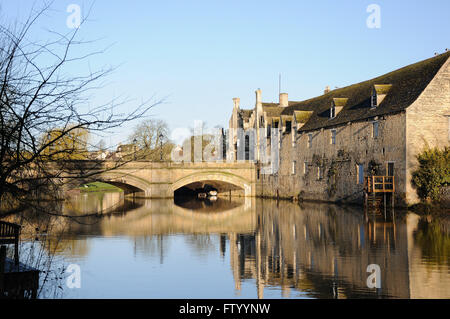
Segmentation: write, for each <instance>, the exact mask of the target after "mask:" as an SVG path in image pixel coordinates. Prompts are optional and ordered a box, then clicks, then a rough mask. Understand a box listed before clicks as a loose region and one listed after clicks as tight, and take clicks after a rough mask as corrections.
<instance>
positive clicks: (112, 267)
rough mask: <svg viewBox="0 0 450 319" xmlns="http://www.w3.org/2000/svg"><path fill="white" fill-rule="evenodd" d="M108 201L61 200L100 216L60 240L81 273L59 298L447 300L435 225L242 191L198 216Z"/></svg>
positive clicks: (148, 203)
mask: <svg viewBox="0 0 450 319" xmlns="http://www.w3.org/2000/svg"><path fill="white" fill-rule="evenodd" d="M108 196H109V197H108ZM114 196H115V195H107V196H106V197H105V196H103V197H102V196H100V197H99V196H98V195H91V194H90V195H89V196H87V198H86V197H84V199H83V198H81V199H77V200H75V202H72V203H71V205H72V206H71V210H70V211H72V212H77V211H78V212H80V213H81V214H83V213H86V212H87V210H88V209H92V208H95V207H101V208H102V211H104V212H106V213H105V217H104V218H100V219H99V218H97V217H96V218H92V219H89V218H87V219H83V221H85V222H87V224H91V225H90V226H86V225H79V224H76V223H72V224H70V228H69V231H68V233H65V235H64V240H63V241H62V242H61V245H60V250H59V251H58V255H59V256H62V257H63V258H64V263H65V264H66V265H67V264H70V263H77V264H79V265H80V266H81V270H82V287H81V289H68V288H65V289H64V297H65V298H257V297H258V296H259V297H264V298H284V297H289V298H311V297H318V298H334V297H338V298H349V297H351V298H377V297H394V298H398V297H400V298H411V297H441V298H442V297H445V298H450V278H449V275H448V272H449V260H448V258H449V251H448V247H449V236H448V233H445V232H440V230H441V228H439V227H438V228H436V227H435V226H436V225H438V226H439V221H435V222H434V223H428V222H426V223H425V224H424V222H423V219H420V218H419V217H418V216H417V215H414V214H409V215H408V216H403V217H399V218H397V219H396V220H395V222H394V223H393V222H392V221H390V220H387V221H384V219H383V218H382V217H381V216H371V215H369V216H365V215H364V214H363V212H362V211H360V210H359V209H358V208H346V209H343V208H339V207H336V206H332V205H325V204H305V205H303V206H299V205H297V204H293V203H290V202H283V201H281V202H279V203H277V202H276V201H272V200H255V199H252V200H250V201H249V200H248V199H243V198H240V199H239V198H233V200H231V201H230V200H229V199H227V198H225V199H220V201H218V202H217V203H215V205H216V206H214V205H212V206H211V211H210V212H208V209H207V207H208V205H209V204H208V205H203V204H202V205H200V206H199V207H200V209H198V207H197V206H198V203H187V204H186V203H185V204H184V205H182V206H177V205H174V204H173V202H172V201H170V200H138V201H136V202H135V203H127V204H125V205H124V202H123V198H119V199H118V198H115V197H114ZM117 200H119V202H121V204H120V205H117ZM98 201H103V202H102V203H101V204H100V203H99V202H98ZM108 205H111V207H113V208H111V207H108ZM205 207H206V208H205ZM74 208H75V209H74ZM67 211H68V210H67ZM447 227H448V225H447ZM442 229H443V228H442ZM371 263H376V264H379V265H380V266H381V269H382V278H383V279H382V288H381V290H379V291H378V292H377V291H375V290H374V289H369V288H367V287H366V279H367V276H368V275H369V274H368V273H367V272H366V267H367V265H368V264H371Z"/></svg>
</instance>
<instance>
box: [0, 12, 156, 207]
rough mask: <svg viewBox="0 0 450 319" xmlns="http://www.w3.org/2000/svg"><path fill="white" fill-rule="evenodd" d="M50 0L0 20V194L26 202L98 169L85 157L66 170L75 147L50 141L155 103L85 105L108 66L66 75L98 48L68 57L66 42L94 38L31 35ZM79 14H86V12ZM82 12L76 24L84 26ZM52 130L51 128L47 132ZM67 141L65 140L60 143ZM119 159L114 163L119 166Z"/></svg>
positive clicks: (107, 124)
mask: <svg viewBox="0 0 450 319" xmlns="http://www.w3.org/2000/svg"><path fill="white" fill-rule="evenodd" d="M49 7H50V4H44V5H43V6H42V7H40V8H33V9H32V11H31V12H30V14H29V16H28V18H27V19H26V20H25V21H23V22H16V23H15V24H14V25H11V26H5V25H3V24H2V25H0V163H1V166H0V200H1V201H2V202H1V204H2V206H5V202H6V200H7V199H8V198H10V199H11V198H12V199H14V200H16V201H17V200H19V201H20V200H27V201H29V199H30V196H33V195H39V194H42V193H45V194H54V193H55V192H56V190H57V188H58V187H60V186H61V184H62V183H65V182H67V181H68V179H71V178H80V177H82V176H80V174H82V175H85V176H88V175H89V174H95V173H98V169H99V168H101V167H102V165H101V163H98V165H97V164H96V163H93V164H92V165H91V166H90V168H89V169H84V170H83V171H82V172H81V173H80V172H78V173H77V174H72V175H71V174H70V172H71V171H73V167H74V165H77V164H76V162H77V161H71V160H69V159H71V158H72V157H71V156H72V155H73V154H74V153H76V152H77V151H78V149H77V147H63V148H61V147H53V146H54V145H60V144H61V143H60V142H61V140H64V139H67V138H73V136H76V134H75V135H74V132H77V131H79V130H80V129H82V130H87V131H88V132H89V134H96V132H97V133H99V134H100V133H101V134H102V135H105V132H111V130H114V129H115V128H118V127H120V126H121V125H122V124H124V123H126V122H129V121H132V120H135V119H138V118H142V117H143V116H144V115H145V113H146V112H147V111H148V110H149V109H150V108H151V107H153V106H155V105H157V104H159V103H161V101H154V100H148V101H145V102H143V103H140V104H138V105H136V106H135V107H134V109H132V110H131V111H129V112H128V113H126V114H124V113H120V112H118V107H120V106H121V105H123V104H125V103H129V102H130V101H129V100H126V99H121V100H118V99H114V100H111V101H109V102H108V103H105V104H102V105H97V106H94V107H92V106H90V107H89V109H88V107H87V105H89V103H88V102H89V101H90V94H91V93H92V92H95V91H94V90H95V89H98V88H99V87H101V86H102V85H103V80H104V79H105V77H106V76H108V75H109V74H110V73H111V72H112V71H113V70H114V68H111V67H107V68H102V69H100V70H96V71H89V72H88V73H87V74H72V75H70V70H69V68H70V67H71V66H72V65H79V64H80V63H82V62H86V64H87V61H88V60H89V59H90V58H91V57H92V56H95V55H99V54H102V53H103V52H104V50H99V51H95V52H86V53H84V54H82V55H77V56H75V54H74V51H76V50H74V47H76V48H77V50H78V52H80V51H81V52H83V51H82V50H83V48H84V45H86V44H89V45H90V46H91V47H92V45H93V43H94V44H95V43H96V42H86V41H79V40H77V34H78V32H79V28H78V29H73V30H71V31H70V32H68V33H67V34H61V33H58V32H56V31H48V39H47V40H45V41H34V40H32V37H33V35H32V30H33V28H35V27H36V25H37V22H38V21H39V20H40V18H41V17H42V16H43V15H44V14H46V13H47V12H48V11H49ZM86 16H87V15H86ZM85 21H86V17H85V18H84V20H82V22H81V25H83V24H85ZM55 130H56V131H57V132H58V134H49V132H54V131H55ZM66 144H68V145H69V143H66ZM123 164H124V163H123V162H121V163H117V165H123Z"/></svg>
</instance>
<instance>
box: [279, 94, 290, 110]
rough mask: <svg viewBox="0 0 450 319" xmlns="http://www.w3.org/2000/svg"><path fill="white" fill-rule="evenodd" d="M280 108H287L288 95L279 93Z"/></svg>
mask: <svg viewBox="0 0 450 319" xmlns="http://www.w3.org/2000/svg"><path fill="white" fill-rule="evenodd" d="M280 106H282V107H286V106H289V100H288V94H287V93H280Z"/></svg>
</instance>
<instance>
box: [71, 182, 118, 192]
mask: <svg viewBox="0 0 450 319" xmlns="http://www.w3.org/2000/svg"><path fill="white" fill-rule="evenodd" d="M78 189H79V190H80V192H82V193H86V192H123V190H122V189H121V188H119V187H117V186H114V185H111V184H107V183H102V182H93V183H88V184H84V185H82V186H80V187H79V188H78Z"/></svg>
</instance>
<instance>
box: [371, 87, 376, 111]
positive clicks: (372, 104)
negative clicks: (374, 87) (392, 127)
mask: <svg viewBox="0 0 450 319" xmlns="http://www.w3.org/2000/svg"><path fill="white" fill-rule="evenodd" d="M370 106H371V107H377V92H376V91H373V93H372V97H371V99H370Z"/></svg>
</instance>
